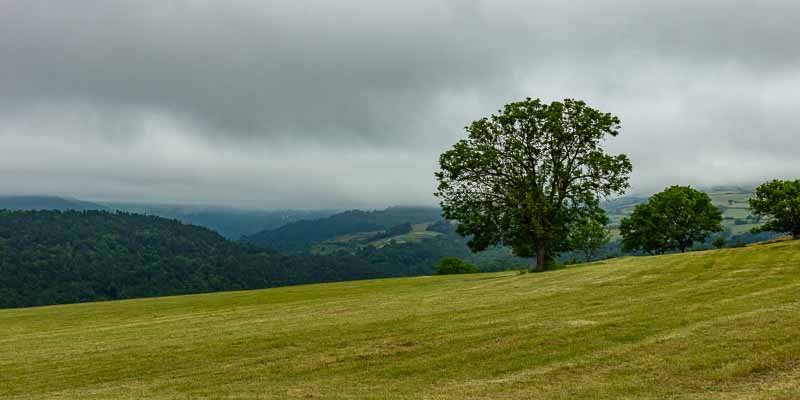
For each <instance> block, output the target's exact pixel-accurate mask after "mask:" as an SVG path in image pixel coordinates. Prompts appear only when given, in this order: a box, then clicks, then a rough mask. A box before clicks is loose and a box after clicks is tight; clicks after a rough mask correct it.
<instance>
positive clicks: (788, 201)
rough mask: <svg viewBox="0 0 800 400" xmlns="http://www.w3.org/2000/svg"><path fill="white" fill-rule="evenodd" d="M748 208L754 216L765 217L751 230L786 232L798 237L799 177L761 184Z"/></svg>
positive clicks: (799, 209)
mask: <svg viewBox="0 0 800 400" xmlns="http://www.w3.org/2000/svg"><path fill="white" fill-rule="evenodd" d="M750 208H751V209H752V210H753V214H755V215H756V216H758V217H766V218H767V221H766V223H765V224H764V225H762V226H760V227H757V228H754V229H753V232H769V231H773V232H787V233H790V234H791V235H792V236H793V237H794V238H795V239H800V179H798V180H794V181H782V180H777V179H776V180H773V181H770V182H767V183H764V184H762V185H761V186H759V187H758V188H757V189H756V193H755V196H754V197H753V198H752V199H750Z"/></svg>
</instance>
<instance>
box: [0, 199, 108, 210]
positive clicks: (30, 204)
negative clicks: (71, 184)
mask: <svg viewBox="0 0 800 400" xmlns="http://www.w3.org/2000/svg"><path fill="white" fill-rule="evenodd" d="M107 209H108V208H107V207H106V206H103V205H100V204H97V203H92V202H89V201H83V200H78V199H73V198H69V197H59V196H0V210H62V211H66V210H76V211H83V210H107Z"/></svg>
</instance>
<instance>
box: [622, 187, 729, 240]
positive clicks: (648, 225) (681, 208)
mask: <svg viewBox="0 0 800 400" xmlns="http://www.w3.org/2000/svg"><path fill="white" fill-rule="evenodd" d="M721 222H722V212H721V211H720V210H719V209H718V208H717V207H716V206H714V204H713V203H712V202H711V198H710V197H709V196H708V194H706V193H703V192H701V191H698V190H695V189H692V188H691V187H688V186H670V187H669V188H667V189H665V190H664V191H663V192H661V193H658V194H655V195H654V196H653V197H651V198H650V200H649V201H648V202H647V203H643V204H639V205H638V206H636V208H635V209H634V210H633V213H632V214H631V216H630V217H629V218H625V219H623V220H622V223H621V224H620V233H621V234H622V241H623V245H624V247H625V249H626V250H628V251H636V250H643V251H645V252H648V253H651V254H663V253H665V252H667V251H669V250H680V251H682V252H683V251H686V249H688V248H689V247H691V246H692V244H693V243H694V242H697V241H703V240H705V239H706V238H707V237H708V235H710V234H711V233H712V232H719V231H722V225H721Z"/></svg>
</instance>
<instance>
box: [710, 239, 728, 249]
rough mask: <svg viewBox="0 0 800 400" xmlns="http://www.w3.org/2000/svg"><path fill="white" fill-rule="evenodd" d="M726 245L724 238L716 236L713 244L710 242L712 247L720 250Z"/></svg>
mask: <svg viewBox="0 0 800 400" xmlns="http://www.w3.org/2000/svg"><path fill="white" fill-rule="evenodd" d="M726 243H727V241H726V240H725V238H724V237H722V236H717V237H716V238H715V239H714V241H713V242H711V244H712V245H713V246H714V247H716V248H718V249H721V248H723V247H725V244H726Z"/></svg>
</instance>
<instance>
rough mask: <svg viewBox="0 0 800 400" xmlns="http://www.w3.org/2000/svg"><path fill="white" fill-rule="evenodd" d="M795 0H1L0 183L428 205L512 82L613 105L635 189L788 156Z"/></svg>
mask: <svg viewBox="0 0 800 400" xmlns="http://www.w3.org/2000/svg"><path fill="white" fill-rule="evenodd" d="M798 14H800V3H796V2H793V1H738V2H730V1H706V2H702V4H697V2H690V1H675V2H655V1H653V2H643V1H633V0H631V1H613V2H611V1H608V2H601V1H584V2H558V1H538V2H530V1H456V0H451V1H444V0H443V1H430V0H426V1H422V0H420V1H402V2H401V1H396V2H395V1H385V2H372V1H366V0H361V1H355V0H351V1H339V2H330V1H296V0H286V1H270V2H262V1H244V0H243V1H230V2H218V1H188V0H186V1H180V0H179V1H169V2H163V1H162V2H142V1H111V2H109V1H101V0H78V1H71V2H57V1H52V0H51V1H37V0H25V1H21V0H7V1H0V54H1V55H2V57H0V88H1V89H2V90H0V141H1V142H0V143H2V148H0V193H51V194H62V195H71V196H76V197H84V198H94V199H115V200H123V199H124V200H154V201H176V202H203V203H226V204H235V205H243V206H255V207H294V208H313V207H345V208H346V207H380V206H385V205H390V204H434V203H435V199H434V198H433V196H432V194H431V193H432V192H433V190H434V186H435V182H434V179H433V172H434V171H435V169H436V159H437V157H438V154H439V153H440V152H441V151H443V150H444V149H446V148H447V147H448V146H449V145H451V144H452V143H453V142H454V141H455V140H457V139H458V138H460V137H462V136H463V134H464V132H463V126H465V125H467V124H468V123H469V122H470V121H472V120H474V119H477V118H480V117H482V116H484V115H487V114H488V113H491V112H493V111H495V110H496V109H498V108H499V107H500V106H502V105H503V104H505V103H507V102H510V101H514V100H518V99H521V98H524V97H540V98H542V99H544V100H555V99H561V98H565V97H573V98H580V99H584V100H586V101H587V102H588V103H590V104H591V105H593V106H596V107H598V108H600V109H602V110H604V111H608V112H612V113H615V114H616V115H618V116H619V117H620V118H621V119H622V125H623V132H622V134H621V135H620V136H619V137H618V138H617V139H614V140H613V141H611V142H609V144H608V146H609V149H611V150H613V151H617V152H625V153H628V154H629V155H630V157H631V159H632V160H633V162H634V166H635V170H634V171H635V172H634V175H633V179H632V183H633V185H634V188H633V189H634V191H637V192H647V191H651V190H656V189H659V188H661V187H663V186H665V185H668V184H678V183H680V184H694V185H711V184H735V183H742V184H745V183H752V182H757V181H759V180H762V179H765V178H771V177H798V176H800V164H798V163H797V161H796V154H797V153H798V152H800V129H799V128H800V123H798V122H797V119H796V118H795V113H796V112H797V111H796V110H797V109H798V108H799V106H800V48H798V47H797V46H796V38H797V37H800V25H798V24H796V21H795V19H794V18H793V17H794V16H796V15H798Z"/></svg>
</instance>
